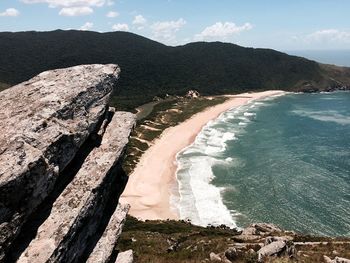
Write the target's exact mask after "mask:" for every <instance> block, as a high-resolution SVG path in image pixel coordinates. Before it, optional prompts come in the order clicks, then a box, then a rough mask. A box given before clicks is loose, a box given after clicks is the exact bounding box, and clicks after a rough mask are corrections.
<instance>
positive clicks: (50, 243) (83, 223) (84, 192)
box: [18, 112, 134, 263]
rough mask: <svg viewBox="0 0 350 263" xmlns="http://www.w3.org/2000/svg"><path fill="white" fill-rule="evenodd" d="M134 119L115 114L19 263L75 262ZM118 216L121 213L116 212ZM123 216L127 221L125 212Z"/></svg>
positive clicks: (91, 230)
mask: <svg viewBox="0 0 350 263" xmlns="http://www.w3.org/2000/svg"><path fill="white" fill-rule="evenodd" d="M133 125H134V115H133V114H131V113H128V112H116V113H114V116H113V118H112V120H111V122H110V123H109V124H108V126H107V128H106V131H105V133H104V135H103V137H102V141H101V145H100V146H99V147H97V148H95V149H93V150H92V151H91V152H90V154H89V155H88V157H87V158H86V160H85V162H84V163H83V165H82V167H81V168H80V170H79V172H78V173H77V174H76V175H75V177H74V179H73V180H72V182H71V183H70V184H69V185H68V186H67V187H66V188H65V190H64V191H63V192H62V194H61V195H60V196H59V197H58V198H57V200H56V201H55V202H54V204H53V206H52V210H51V213H50V216H49V217H48V218H47V220H46V221H45V222H44V223H43V224H42V225H41V226H40V227H39V229H38V232H37V236H36V237H35V238H34V239H33V241H32V242H31V243H30V244H29V246H28V247H27V249H26V250H25V251H24V252H23V253H22V256H21V257H20V259H19V260H18V262H21V263H22V262H23V263H24V262H28V263H29V262H38V263H40V262H74V261H75V260H76V258H79V257H80V256H81V255H82V254H83V253H84V249H85V247H86V243H87V242H88V239H89V238H90V237H91V236H93V235H94V234H95V232H96V230H97V227H98V225H99V222H100V219H101V214H102V212H103V210H104V208H105V207H106V203H107V199H108V196H109V193H110V191H111V190H110V189H111V184H112V181H113V180H112V179H113V176H114V173H113V169H114V168H115V166H116V164H117V162H118V160H119V158H120V157H121V154H122V153H123V151H124V148H125V146H126V144H127V143H128V137H129V134H130V131H131V129H132V127H133ZM117 212H119V211H118V209H117ZM118 215H121V216H122V218H120V220H121V221H122V220H123V218H125V216H126V213H125V211H124V212H123V214H121V213H118Z"/></svg>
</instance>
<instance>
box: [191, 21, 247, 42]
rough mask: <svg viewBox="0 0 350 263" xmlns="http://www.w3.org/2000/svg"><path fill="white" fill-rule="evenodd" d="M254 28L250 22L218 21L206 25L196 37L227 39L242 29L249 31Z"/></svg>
mask: <svg viewBox="0 0 350 263" xmlns="http://www.w3.org/2000/svg"><path fill="white" fill-rule="evenodd" d="M252 28H253V26H252V25H251V24H250V23H245V24H244V25H242V26H237V25H236V24H235V23H233V22H225V23H222V22H217V23H215V24H214V25H211V26H208V27H206V28H205V29H204V30H203V31H202V32H201V33H199V34H197V35H195V39H196V40H205V39H226V38H227V37H229V36H232V35H235V34H239V33H240V32H242V31H247V30H250V29H252Z"/></svg>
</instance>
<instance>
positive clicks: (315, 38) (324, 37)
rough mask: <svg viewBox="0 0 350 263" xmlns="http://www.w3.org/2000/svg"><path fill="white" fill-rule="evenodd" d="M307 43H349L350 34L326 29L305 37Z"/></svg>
mask: <svg viewBox="0 0 350 263" xmlns="http://www.w3.org/2000/svg"><path fill="white" fill-rule="evenodd" d="M305 41H306V42H307V43H324V44H327V43H328V44H331V43H339V44H343V43H349V44H350V32H347V31H340V30H338V29H324V30H319V31H316V32H313V33H311V34H309V35H307V36H306V37H305Z"/></svg>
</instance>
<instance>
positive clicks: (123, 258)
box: [115, 249, 134, 263]
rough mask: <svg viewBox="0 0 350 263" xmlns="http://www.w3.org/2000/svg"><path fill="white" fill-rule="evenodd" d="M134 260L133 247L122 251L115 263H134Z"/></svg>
mask: <svg viewBox="0 0 350 263" xmlns="http://www.w3.org/2000/svg"><path fill="white" fill-rule="evenodd" d="M132 262H134V254H133V252H132V250H131V249H129V250H127V251H124V252H120V253H119V254H118V257H117V259H116V261H115V263H132Z"/></svg>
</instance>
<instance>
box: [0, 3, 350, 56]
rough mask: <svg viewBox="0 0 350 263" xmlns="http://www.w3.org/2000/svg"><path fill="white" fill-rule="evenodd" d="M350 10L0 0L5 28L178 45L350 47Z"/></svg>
mask: <svg viewBox="0 0 350 263" xmlns="http://www.w3.org/2000/svg"><path fill="white" fill-rule="evenodd" d="M349 10H350V0H239V1H238V0H0V31H28V30H35V31H50V30H55V29H63V30H67V29H77V30H90V31H98V32H110V31H116V30H122V31H129V32H133V33H136V34H139V35H142V36H145V37H147V38H151V39H153V40H156V41H159V42H161V43H164V44H167V45H172V46H176V45H183V44H186V43H189V42H194V41H223V42H230V43H235V44H238V45H242V46H246V47H263V48H273V49H277V50H284V51H286V50H345V49H348V50H350V15H349Z"/></svg>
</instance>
